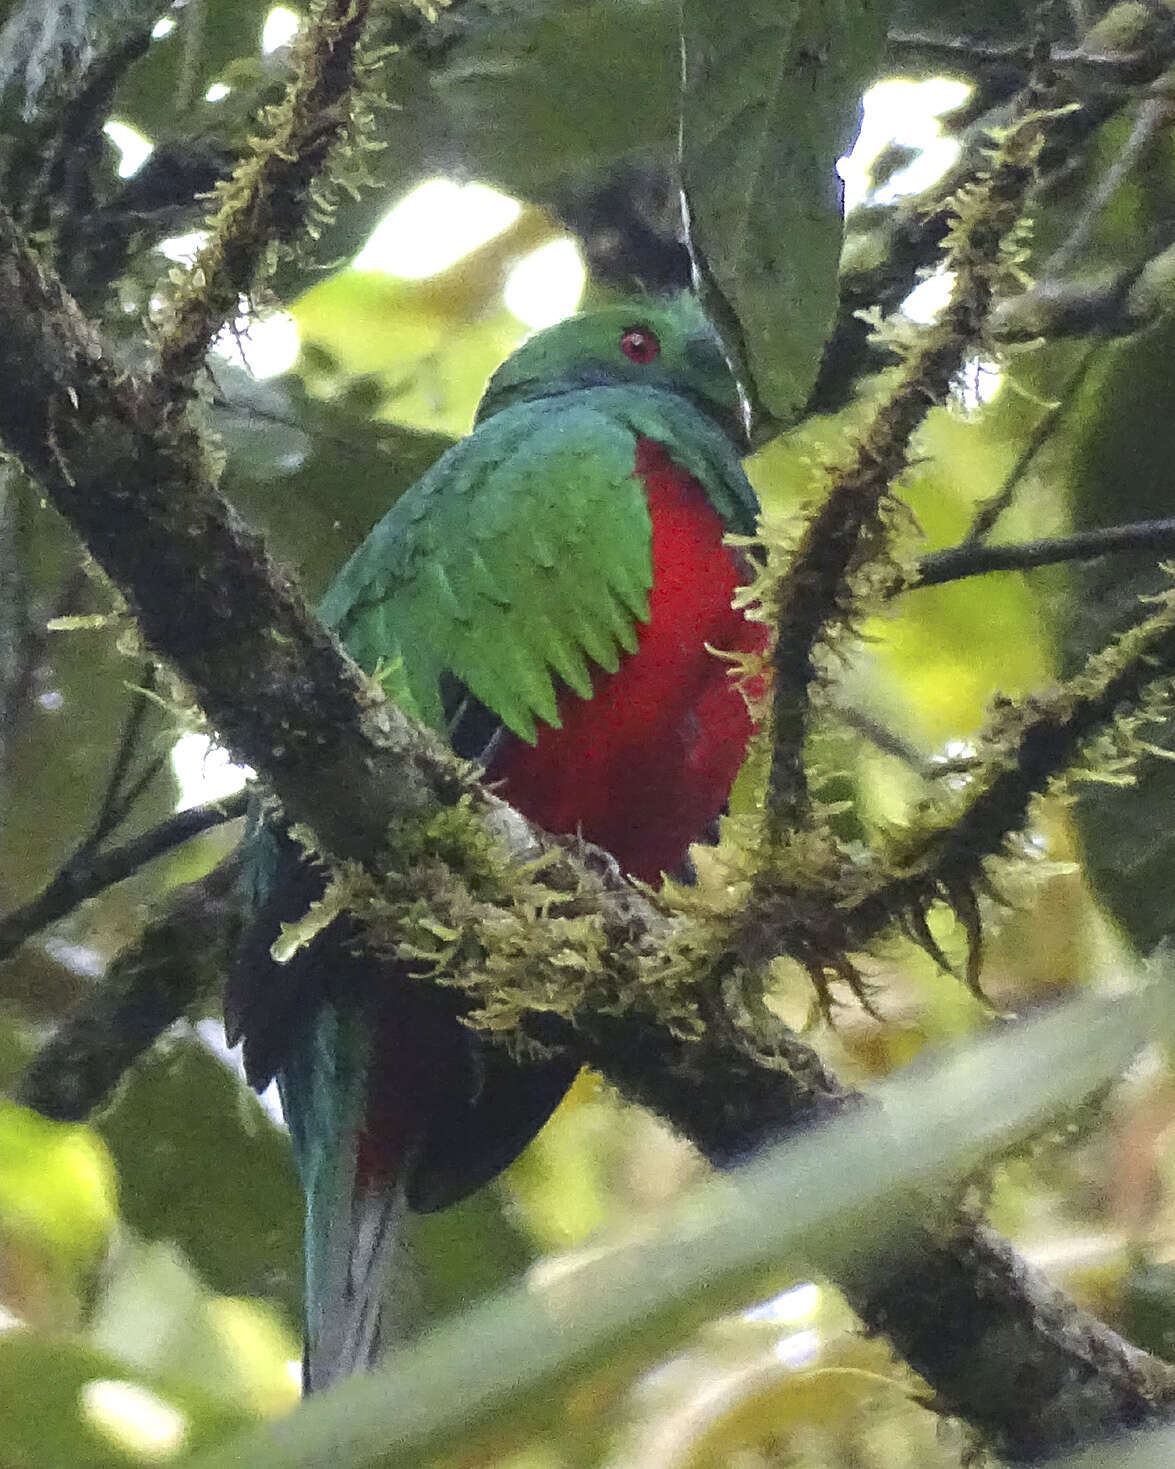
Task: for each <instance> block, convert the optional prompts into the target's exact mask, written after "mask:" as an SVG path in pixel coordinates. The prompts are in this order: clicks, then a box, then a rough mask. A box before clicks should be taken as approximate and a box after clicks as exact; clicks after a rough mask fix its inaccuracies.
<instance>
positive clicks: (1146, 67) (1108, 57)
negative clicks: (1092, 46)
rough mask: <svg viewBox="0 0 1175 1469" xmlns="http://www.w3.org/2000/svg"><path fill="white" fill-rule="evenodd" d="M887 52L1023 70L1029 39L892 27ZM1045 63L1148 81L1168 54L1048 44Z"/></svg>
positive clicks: (1115, 79) (1029, 55)
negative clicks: (985, 38) (996, 38)
mask: <svg viewBox="0 0 1175 1469" xmlns="http://www.w3.org/2000/svg"><path fill="white" fill-rule="evenodd" d="M888 41H889V50H890V54H891V55H892V56H893V57H894V59H895V60H897V61H909V60H918V61H926V62H929V63H930V64H931V65H937V66H946V67H950V66H957V67H961V68H963V69H965V70H967V71H982V70H987V69H989V68H991V67H993V66H994V67H999V66H1015V67H1018V68H1020V69H1022V70H1023V71H1024V72H1025V73H1027V71H1028V68H1029V66H1030V64H1031V62H1032V59H1033V43H1032V41H1031V40H1022V41H1021V40H1017V41H981V40H978V39H975V38H973V37H970V36H938V35H931V34H929V33H928V32H923V31H906V30H899V29H896V28H894V29H891V30H890V31H889V34H888ZM1048 60H1049V64H1050V65H1052V66H1055V67H1057V68H1058V69H1061V70H1070V69H1072V70H1079V71H1090V72H1095V73H1098V72H1100V73H1102V76H1103V79H1104V81H1105V82H1106V83H1108V84H1109V85H1111V86H1114V85H1124V84H1127V83H1136V82H1145V81H1150V80H1152V79H1153V78H1154V77H1157V76H1158V75H1160V74H1161V72H1162V71H1163V68H1164V66H1165V65H1166V64H1167V63H1168V61H1169V52H1168V51H1165V50H1164V49H1163V48H1162V47H1144V48H1142V49H1140V50H1132V51H1122V52H1112V51H1087V50H1085V49H1083V48H1082V47H1080V46H1053V47H1052V48H1051V49H1050V51H1049V54H1048Z"/></svg>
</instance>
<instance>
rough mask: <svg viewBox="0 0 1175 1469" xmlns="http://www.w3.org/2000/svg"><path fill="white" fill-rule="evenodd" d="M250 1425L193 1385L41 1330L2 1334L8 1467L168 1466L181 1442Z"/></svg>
mask: <svg viewBox="0 0 1175 1469" xmlns="http://www.w3.org/2000/svg"><path fill="white" fill-rule="evenodd" d="M104 1389H105V1390H104ZM110 1389H114V1391H113V1392H112V1391H111V1390H110ZM120 1409H121V1412H120V1411H119V1410H120ZM136 1409H137V1410H138V1411H137V1412H136ZM144 1418H146V1423H144ZM244 1421H245V1418H244V1415H243V1414H241V1413H240V1412H235V1411H232V1410H230V1409H228V1408H226V1407H225V1406H224V1405H222V1404H219V1403H216V1402H214V1401H213V1400H212V1399H211V1398H209V1397H208V1396H207V1395H205V1394H204V1393H202V1392H201V1391H200V1390H199V1389H197V1388H195V1387H192V1386H189V1385H188V1384H186V1383H179V1382H174V1381H170V1380H165V1379H160V1378H159V1377H156V1376H146V1377H144V1376H142V1375H141V1374H139V1373H137V1372H132V1373H128V1370H127V1365H126V1363H125V1362H124V1361H123V1360H122V1359H121V1358H120V1357H119V1356H117V1355H108V1354H106V1353H103V1352H98V1351H94V1350H93V1349H92V1348H89V1347H86V1346H83V1345H81V1344H80V1343H77V1342H69V1341H61V1340H59V1339H53V1340H46V1339H44V1338H41V1337H38V1336H35V1335H34V1334H33V1333H32V1332H31V1331H10V1332H7V1333H6V1334H5V1335H3V1336H0V1463H3V1464H4V1466H5V1469H8V1466H12V1469H127V1466H128V1465H133V1464H143V1463H158V1462H160V1461H161V1460H165V1459H167V1458H169V1457H170V1456H171V1453H174V1452H175V1451H176V1450H177V1449H178V1448H179V1447H181V1446H182V1447H184V1448H188V1449H199V1448H201V1447H203V1446H204V1445H206V1444H211V1443H214V1442H216V1441H218V1440H219V1439H222V1438H223V1437H224V1436H225V1435H226V1434H227V1433H229V1432H231V1431H232V1430H233V1429H234V1428H237V1427H239V1426H240V1425H241V1424H242V1423H243V1422H244ZM152 1427H154V1428H155V1433H156V1435H159V1434H161V1433H167V1439H165V1440H164V1444H165V1446H162V1445H161V1443H160V1439H159V1437H153V1436H152V1435H151V1432H150V1430H151V1428H152ZM145 1435H146V1436H145ZM172 1435H174V1437H172Z"/></svg>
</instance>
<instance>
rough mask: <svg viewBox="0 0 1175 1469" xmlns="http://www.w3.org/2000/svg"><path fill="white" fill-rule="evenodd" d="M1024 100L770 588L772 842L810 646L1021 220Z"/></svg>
mask: <svg viewBox="0 0 1175 1469" xmlns="http://www.w3.org/2000/svg"><path fill="white" fill-rule="evenodd" d="M1024 105H1025V106H1027V107H1028V108H1029V109H1030V111H1029V115H1028V116H1027V117H1025V118H1022V120H1021V121H1020V122H1019V123H1018V124H1017V125H1016V126H1015V128H1014V129H1013V130H1012V131H1011V132H1010V133H1009V134H1008V135H1007V136H1006V137H1005V139H1004V140H1003V142H1002V144H1001V146H1000V151H999V155H998V157H997V159H996V160H995V161H994V162H992V163H990V166H989V168H988V170H987V171H986V172H985V173H984V174H982V175H981V176H980V177H979V178H978V179H977V180H975V181H974V182H973V183H972V185H971V186H970V189H969V190H965V191H961V192H960V194H959V195H958V196H957V198H956V202H955V215H956V218H955V223H954V225H953V226H952V237H951V244H950V248H949V252H948V261H949V263H950V264H952V265H953V266H954V268H955V270H956V282H955V287H954V290H953V291H952V293H951V299H950V302H949V304H948V306H947V308H946V310H945V311H944V312H943V315H942V318H941V320H940V321H939V322H937V323H936V324H935V325H934V326H932V327H931V328H929V329H928V330H927V332H926V333H925V334H924V336H923V337H922V338H921V339H920V340H919V342H918V344H917V345H916V346H915V348H914V349H913V350H912V351H911V353H910V354H909V357H908V360H907V362H906V364H905V367H904V369H903V371H902V374H901V377H900V380H899V382H898V384H897V386H896V387H895V388H894V389H893V391H892V392H890V393H889V394H888V395H887V396H886V397H885V399H884V400H883V401H882V403H881V404H880V406H879V407H878V408H877V410H876V411H875V413H874V415H873V418H872V420H871V422H870V424H869V427H868V428H867V429H866V431H865V434H864V435H863V436H862V438H861V440H860V442H859V443H858V445H857V446H856V451H855V453H854V455H853V458H852V461H851V463H849V464H848V465H847V466H846V467H845V468H844V469H843V470H841V471H840V472H839V473H837V474H836V475H835V477H834V478H833V481H832V485H831V487H830V489H829V492H828V494H827V496H826V498H825V499H824V500H823V501H822V503H821V505H820V508H819V510H818V511H817V512H816V514H815V515H813V516H812V517H811V519H810V520H809V521H808V524H807V525H806V527H805V528H804V533H803V536H802V538H801V540H800V543H799V545H798V546H797V547H796V549H795V552H794V554H793V555H792V556H791V558H790V560H789V564H788V567H787V570H786V571H785V572H784V573H783V575H782V576H781V578H780V581H779V585H778V588H777V589H776V592H775V598H776V602H777V607H776V619H775V620H776V629H777V631H776V641H775V652H774V655H773V658H772V670H773V689H772V741H773V743H772V752H771V769H770V773H769V776H768V785H767V821H768V835H769V837H770V838H771V839H772V840H773V841H774V842H775V843H776V845H779V844H780V842H781V841H782V840H783V838H784V837H785V835H786V834H787V833H789V832H792V831H794V830H796V828H797V827H802V826H804V825H807V824H808V822H809V821H810V819H811V809H810V800H809V793H808V786H807V777H806V774H805V771H804V744H805V741H806V739H807V736H808V727H809V717H810V711H811V691H812V687H813V684H814V683H815V682H816V678H817V669H816V655H817V649H818V647H820V646H821V645H827V643H828V642H829V638H830V633H835V631H836V630H837V629H838V628H839V627H843V626H844V624H845V622H846V620H847V619H848V618H849V617H851V615H852V609H853V607H854V605H855V599H854V596H853V591H852V588H851V585H850V582H851V577H852V575H853V573H854V572H856V571H859V570H860V569H861V567H862V566H863V565H864V564H866V563H867V562H868V561H869V559H870V556H871V555H876V553H877V550H878V545H876V544H875V543H880V544H883V543H884V531H883V527H882V519H883V513H884V510H885V507H886V506H887V505H888V504H890V503H891V500H892V495H891V490H892V486H893V483H894V481H895V479H896V478H897V476H898V475H899V474H900V473H901V471H902V469H904V467H905V464H906V458H907V455H908V452H909V447H910V442H911V440H912V438H913V436H914V433H915V431H916V430H917V428H918V427H919V425H920V424H921V423H922V420H923V419H924V418H925V416H926V414H927V412H928V411H929V409H930V408H931V407H932V406H933V405H934V404H936V403H943V402H945V401H946V398H947V395H948V393H949V392H950V388H951V384H952V383H953V382H954V380H955V378H956V376H957V375H958V373H959V372H960V370H961V369H962V366H963V363H964V361H965V359H966V354H967V352H968V351H969V350H971V349H972V348H973V347H974V345H975V343H976V341H977V340H978V338H979V335H980V333H981V331H982V328H983V324H984V322H985V321H986V319H987V315H988V312H989V311H990V309H991V303H992V301H993V299H994V296H995V289H996V286H997V284H998V282H999V280H1000V278H1001V277H1002V276H1003V274H1004V272H1005V268H1006V261H1005V258H1004V257H1005V252H1006V250H1007V248H1008V243H1009V240H1010V237H1011V235H1012V233H1013V231H1014V230H1015V228H1016V226H1017V224H1018V223H1019V221H1020V218H1021V212H1022V209H1023V204H1024V198H1025V194H1026V193H1027V190H1028V188H1029V185H1030V184H1031V182H1032V178H1033V171H1034V167H1035V162H1036V156H1037V153H1038V152H1039V149H1040V144H1041V141H1042V137H1043V133H1042V127H1041V121H1042V120H1041V115H1040V113H1039V112H1038V111H1035V110H1031V109H1033V108H1034V103H1033V101H1032V99H1025V104H1024ZM1022 110H1023V108H1022Z"/></svg>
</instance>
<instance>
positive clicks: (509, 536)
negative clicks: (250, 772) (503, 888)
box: [321, 399, 652, 741]
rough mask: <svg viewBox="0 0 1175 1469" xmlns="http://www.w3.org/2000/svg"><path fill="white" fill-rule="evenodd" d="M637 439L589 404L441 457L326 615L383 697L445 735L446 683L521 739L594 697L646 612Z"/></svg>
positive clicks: (507, 421)
mask: <svg viewBox="0 0 1175 1469" xmlns="http://www.w3.org/2000/svg"><path fill="white" fill-rule="evenodd" d="M636 438H637V434H636V431H635V430H634V429H633V427H632V426H631V425H630V424H628V423H627V422H625V421H624V420H623V419H620V418H618V417H616V416H614V415H612V414H609V413H607V412H604V411H602V410H601V409H600V408H599V407H598V406H596V405H594V404H592V403H590V402H578V403H577V402H571V401H568V400H566V399H564V400H559V399H553V400H552V402H551V403H550V404H530V405H527V407H526V408H525V409H520V410H507V411H505V412H502V413H500V414H497V415H495V416H494V417H493V418H491V419H489V420H487V421H486V422H485V423H484V424H482V425H481V426H480V427H479V428H478V430H477V431H476V433H474V434H472V435H471V436H470V437H469V438H467V439H465V440H462V442H461V443H459V444H457V445H455V446H454V447H453V448H452V449H450V450H449V451H448V452H447V453H446V454H444V455H443V456H442V457H441V458H440V459H439V460H438V461H437V463H436V464H435V465H434V466H433V467H432V469H431V470H429V472H428V473H427V474H426V475H425V476H424V477H423V478H422V479H421V480H419V481H417V483H416V485H414V486H413V487H412V489H410V490H409V491H408V492H407V494H406V495H404V496H403V497H402V499H400V500H399V501H398V502H397V503H396V505H394V506H393V507H392V509H391V510H390V511H389V512H388V514H387V515H386V516H385V517H384V519H383V520H382V521H380V523H379V524H378V525H377V526H376V527H375V529H374V530H373V531H372V532H371V534H370V535H369V536H368V538H367V540H366V541H365V542H364V543H363V545H362V546H361V547H360V548H359V550H358V551H357V552H356V553H355V555H354V556H353V557H352V558H351V560H350V561H349V562H348V563H347V565H346V566H345V567H344V568H343V570H342V571H341V572H340V573H339V576H338V577H337V578H336V580H335V583H334V584H333V585H332V587H331V589H330V591H329V592H328V593H327V596H326V598H325V600H324V602H323V605H322V609H321V610H322V614H323V617H324V619H325V620H326V621H327V622H328V623H329V624H331V625H333V626H334V628H335V629H336V631H337V632H338V633H339V635H340V637H341V638H342V640H343V642H344V643H345V644H346V646H347V648H348V650H349V651H350V652H351V654H352V656H353V657H354V658H355V659H356V660H357V661H358V662H359V663H360V664H361V665H362V666H363V667H364V668H365V669H367V671H368V672H372V673H374V672H377V671H378V673H379V675H380V677H381V679H382V681H383V682H384V684H385V687H386V688H387V690H388V692H389V694H390V695H391V696H392V697H393V698H395V699H396V700H397V701H398V702H400V703H402V704H404V705H405V706H406V707H409V708H411V709H412V710H413V711H414V712H415V713H417V714H418V715H419V716H420V717H421V718H422V719H424V720H425V721H426V722H428V723H430V724H432V725H434V726H435V727H437V728H441V727H443V719H444V715H443V709H442V699H441V683H442V677H443V676H444V675H446V674H447V675H450V676H452V677H455V678H457V679H458V680H459V681H460V682H461V683H462V684H463V685H464V686H465V687H466V688H467V689H468V690H469V691H470V693H471V694H473V696H474V697H475V698H476V699H478V700H480V701H481V703H483V704H485V705H486V706H487V707H488V708H489V709H491V710H493V712H494V713H495V714H497V715H498V717H499V718H500V719H501V720H502V721H503V722H504V723H505V724H506V725H507V726H508V727H509V728H510V729H511V730H512V731H513V732H514V733H515V734H517V735H519V736H520V737H521V738H523V739H525V740H528V741H533V740H534V738H535V732H536V731H535V725H536V721H537V720H541V721H543V722H545V723H547V724H556V723H557V722H558V711H557V706H556V700H557V693H558V686H559V682H561V683H562V684H565V685H567V686H568V687H569V688H571V689H573V690H574V691H575V692H576V693H578V694H580V695H581V696H584V697H587V696H588V695H589V694H590V693H591V665H595V666H597V667H598V668H600V669H603V670H605V671H613V670H614V669H615V668H616V667H617V666H618V665H619V662H620V658H621V656H622V654H623V653H624V652H625V651H632V650H633V649H634V648H635V647H636V623H637V622H638V621H640V620H643V619H645V618H647V616H648V597H649V588H650V584H651V579H652V569H651V535H652V532H651V527H650V523H649V513H648V507H647V504H646V501H645V496H644V491H643V488H642V486H641V483H640V481H639V480H638V479H637V478H635V477H634V456H635V448H636Z"/></svg>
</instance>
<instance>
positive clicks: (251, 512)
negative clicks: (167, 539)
mask: <svg viewBox="0 0 1175 1469" xmlns="http://www.w3.org/2000/svg"><path fill="white" fill-rule="evenodd" d="M339 279H340V281H345V280H346V279H347V277H345V276H344V277H340V278H339ZM333 284H334V283H333V282H332V285H333ZM338 289H340V290H341V289H342V286H341V285H340V286H339V287H338ZM314 351H315V345H314V344H313V343H311V344H308V351H307V358H308V359H310V358H312V357H313V354H314ZM307 369H308V372H310V374H311V375H312V376H314V377H316V378H317V379H318V380H319V381H320V382H324V383H325V382H327V381H328V380H329V382H330V384H331V386H333V387H335V389H336V394H335V396H334V397H332V398H312V397H310V396H309V395H308V394H307V392H306V390H305V387H304V386H303V384H302V381H301V379H300V378H298V377H297V376H295V375H294V374H292V373H291V374H287V375H286V376H284V377H280V378H269V379H267V380H266V381H263V382H258V381H256V380H255V379H253V378H251V377H250V376H249V374H248V373H246V372H245V371H244V370H243V369H241V368H237V367H231V366H229V365H228V364H225V365H223V366H218V367H217V369H216V381H217V386H218V390H219V400H220V404H221V406H217V407H215V408H214V409H213V410H212V413H211V418H212V422H213V425H214V426H215V428H216V430H217V432H218V433H219V435H220V439H221V442H222V444H223V447H224V450H225V453H226V455H227V456H228V457H227V464H226V467H225V475H224V481H223V485H224V490H225V493H226V494H227V495H228V497H229V499H230V500H231V501H232V503H233V504H234V505H235V506H236V507H237V508H238V509H239V510H240V511H242V513H243V514H244V515H245V516H246V517H247V518H248V519H249V520H251V521H253V522H254V524H256V525H258V526H260V528H261V529H263V530H264V531H265V533H266V537H267V540H268V542H269V545H270V549H271V550H272V551H274V552H275V553H276V555H278V556H279V557H280V558H281V560H282V561H284V562H286V563H287V564H288V565H290V566H291V567H292V568H293V569H294V570H295V572H296V573H297V575H298V578H299V581H300V582H301V584H302V586H303V588H304V590H305V591H306V594H307V595H308V596H309V597H311V598H312V599H317V598H318V597H320V596H321V595H322V593H323V592H324V591H325V590H326V587H327V584H328V582H329V581H330V579H331V577H332V576H333V575H334V574H335V572H336V571H337V570H338V569H339V567H340V566H341V565H342V564H343V562H344V561H345V560H346V559H347V557H348V556H349V555H350V554H351V552H352V551H353V550H354V549H355V547H356V546H357V545H358V544H359V542H360V541H361V540H362V539H363V537H364V536H365V535H366V534H367V532H368V531H369V530H370V529H371V527H372V526H373V525H374V524H375V522H376V521H377V520H378V519H379V518H380V516H381V515H383V513H384V512H385V511H386V510H387V509H388V508H389V506H390V505H392V504H393V503H394V501H396V500H397V499H398V498H399V497H400V495H401V494H402V493H403V492H404V490H406V489H407V488H408V486H409V485H410V484H412V483H413V481H415V480H416V479H418V478H419V477H420V476H421V475H422V474H423V473H424V471H425V470H426V469H427V468H428V467H429V465H430V464H431V463H432V462H433V460H434V459H437V458H438V457H439V456H440V455H441V454H442V453H443V452H444V451H445V449H447V448H448V446H449V444H450V443H451V442H452V440H451V439H450V437H449V436H448V435H444V434H429V433H421V432H418V431H416V430H414V429H408V428H404V427H402V426H401V425H399V424H395V423H382V422H377V421H373V420H372V419H371V418H369V417H367V416H364V415H362V414H361V412H360V405H358V404H356V403H355V400H354V395H353V393H352V391H351V390H352V388H353V385H354V384H355V383H356V382H362V381H363V380H362V379H353V378H348V377H347V375H346V373H345V372H344V371H343V369H342V367H341V366H336V365H335V364H334V359H333V358H332V359H329V365H328V363H327V362H324V361H323V358H322V354H321V349H319V356H318V361H317V363H316V364H315V365H314V366H313V367H312V366H311V364H310V361H309V360H308V363H307ZM367 381H370V382H374V383H375V384H376V385H377V392H378V396H379V397H380V398H382V396H383V392H384V389H383V385H382V380H381V379H379V378H374V379H368V380H367Z"/></svg>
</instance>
